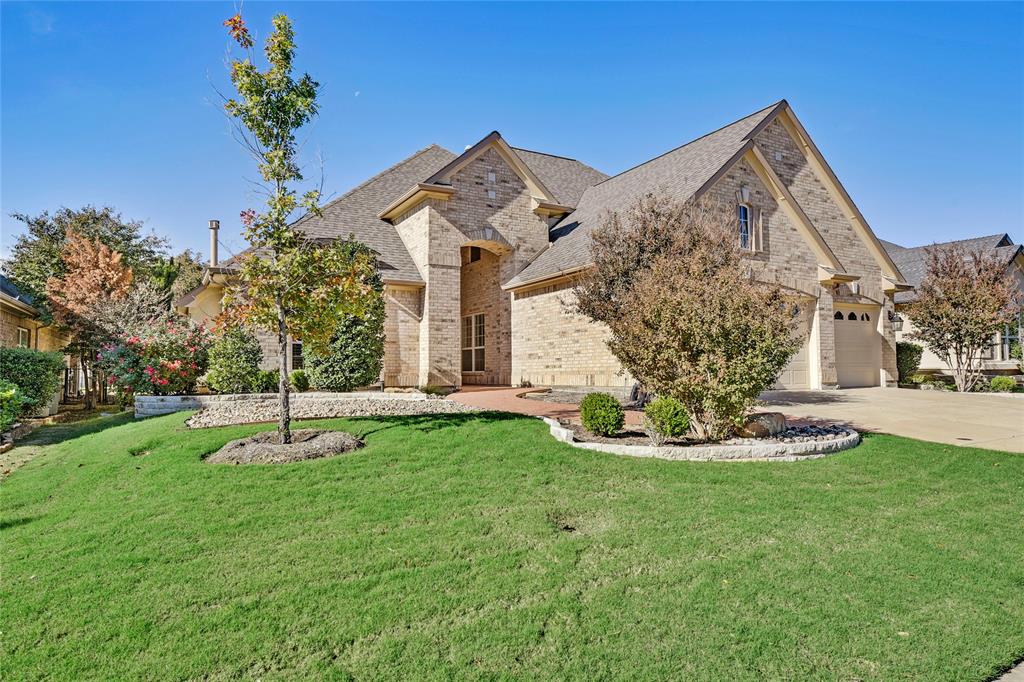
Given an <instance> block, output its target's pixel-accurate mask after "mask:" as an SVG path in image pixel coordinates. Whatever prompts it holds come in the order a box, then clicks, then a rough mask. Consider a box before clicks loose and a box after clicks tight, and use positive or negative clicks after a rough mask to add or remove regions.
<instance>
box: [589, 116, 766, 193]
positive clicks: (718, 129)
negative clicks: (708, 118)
mask: <svg viewBox="0 0 1024 682" xmlns="http://www.w3.org/2000/svg"><path fill="white" fill-rule="evenodd" d="M785 102H786V100H784V99H780V100H779V101H778V102H775V103H774V104H771V105H769V106H766V107H764V108H763V109H758V110H757V111H755V112H753V113H750V114H747V115H746V116H741V117H740V118H737V119H736V120H735V121H733V122H731V123H726V124H725V125H724V126H720V127H718V128H715V129H714V130H712V131H711V132H710V133H704V134H703V135H701V136H700V137H695V138H693V139H692V140H690V141H689V142H686V143H684V144H681V145H679V146H678V147H673V148H672V149H669V150H668V151H667V152H663V153H661V154H658V155H657V156H655V157H652V158H650V159H647V160H646V161H644V162H642V163H638V164H636V165H635V166H632V167H630V168H627V169H626V170H624V171H621V172H619V173H616V174H615V175H612V176H610V177H607V178H605V179H604V180H602V181H601V182H598V183H596V184H594V185H592V187H597V185H603V184H604V183H606V182H609V181H611V180H614V179H615V178H617V177H619V176H620V175H625V174H626V173H629V172H631V171H634V170H636V169H637V168H641V167H642V166H646V165H647V164H649V163H651V162H652V161H657V160H658V159H660V158H662V157H663V156H668V155H669V154H671V153H673V152H677V151H679V150H680V149H682V148H684V147H689V146H690V145H691V144H693V143H695V142H700V141H701V140H703V139H704V138H705V137H711V136H712V135H714V134H716V133H720V132H722V131H723V130H725V129H726V128H730V127H732V126H734V125H736V124H737V123H739V122H740V121H745V120H747V119H748V118H753V117H754V116H757V115H758V114H760V113H764V112H766V111H769V110H771V109H775V108H777V107H778V106H779V105H780V104H784V103H785Z"/></svg>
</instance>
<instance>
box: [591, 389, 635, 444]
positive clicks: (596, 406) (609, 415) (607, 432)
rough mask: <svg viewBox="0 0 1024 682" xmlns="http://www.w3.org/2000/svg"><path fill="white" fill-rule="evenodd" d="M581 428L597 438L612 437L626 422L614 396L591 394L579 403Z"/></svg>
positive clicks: (624, 415)
mask: <svg viewBox="0 0 1024 682" xmlns="http://www.w3.org/2000/svg"><path fill="white" fill-rule="evenodd" d="M580 420H581V421H582V422H583V427H584V428H586V429H587V431H590V432H591V433H593V434H595V435H598V436H612V435H614V434H615V433H617V432H618V431H619V429H621V428H622V425H623V424H624V423H625V422H626V413H625V411H624V410H623V409H622V405H620V404H619V401H618V400H616V399H615V397H614V396H611V395H608V394H607V393H591V394H590V395H588V396H587V397H586V398H584V399H583V402H581V403H580Z"/></svg>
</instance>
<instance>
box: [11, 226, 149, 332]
mask: <svg viewBox="0 0 1024 682" xmlns="http://www.w3.org/2000/svg"><path fill="white" fill-rule="evenodd" d="M13 217H14V218H16V219H18V220H20V221H21V222H23V223H25V227H26V231H25V233H24V234H21V235H18V237H17V239H15V241H14V246H12V247H11V253H10V257H9V258H7V259H6V260H4V261H3V264H2V266H0V267H2V269H3V271H4V274H6V275H7V276H9V277H10V278H11V279H12V280H14V283H15V284H17V285H18V288H19V289H21V290H22V291H23V292H24V293H26V294H28V295H30V296H32V298H33V299H34V300H35V303H36V305H37V307H39V308H40V309H41V310H43V312H44V313H45V314H46V316H47V319H49V303H48V297H47V293H46V282H47V280H49V279H50V278H51V277H56V278H58V279H63V278H64V276H65V275H66V274H67V268H66V266H65V264H64V259H63V254H64V247H65V246H66V245H67V242H68V233H69V232H70V233H74V234H78V235H81V236H82V237H85V238H86V239H89V240H99V242H100V243H101V244H103V245H105V246H107V247H109V248H110V249H111V250H113V251H116V252H118V253H120V254H121V257H122V258H123V261H124V264H125V265H126V266H128V267H129V268H131V269H132V271H133V272H135V274H136V275H138V274H139V273H146V272H148V270H149V268H150V267H152V266H154V265H155V264H156V263H157V261H158V259H159V258H160V256H162V255H163V253H164V252H165V251H166V250H167V240H165V239H163V238H162V237H158V236H157V235H155V234H143V225H142V223H141V222H140V221H137V220H126V219H124V218H122V217H121V214H120V213H118V212H117V211H116V210H115V209H113V208H111V207H109V206H103V207H100V208H97V207H95V206H84V207H82V208H80V209H70V208H61V209H60V210H58V211H56V212H54V213H53V214H52V215H51V214H50V213H49V212H47V211H43V212H42V213H40V214H39V215H37V216H29V215H26V214H24V213H14V214H13Z"/></svg>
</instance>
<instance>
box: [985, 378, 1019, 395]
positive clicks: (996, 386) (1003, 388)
mask: <svg viewBox="0 0 1024 682" xmlns="http://www.w3.org/2000/svg"><path fill="white" fill-rule="evenodd" d="M988 386H989V388H990V389H991V390H993V391H995V392H996V393H1012V392H1013V391H1014V390H1016V389H1017V382H1016V381H1014V380H1013V377H992V381H990V382H989V384H988Z"/></svg>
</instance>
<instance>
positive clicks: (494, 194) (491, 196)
mask: <svg viewBox="0 0 1024 682" xmlns="http://www.w3.org/2000/svg"><path fill="white" fill-rule="evenodd" d="M497 196H498V193H497V192H495V191H494V190H493V189H489V190H487V198H488V199H494V198H496V197H497Z"/></svg>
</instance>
